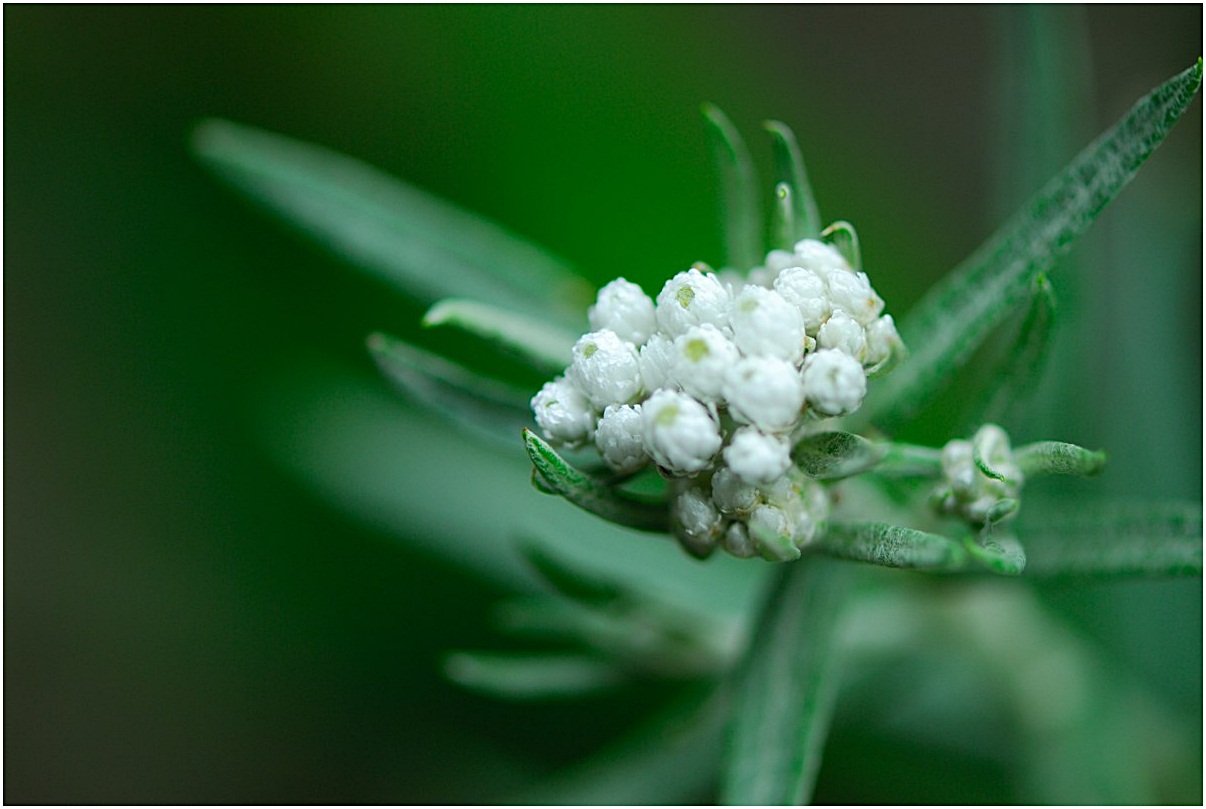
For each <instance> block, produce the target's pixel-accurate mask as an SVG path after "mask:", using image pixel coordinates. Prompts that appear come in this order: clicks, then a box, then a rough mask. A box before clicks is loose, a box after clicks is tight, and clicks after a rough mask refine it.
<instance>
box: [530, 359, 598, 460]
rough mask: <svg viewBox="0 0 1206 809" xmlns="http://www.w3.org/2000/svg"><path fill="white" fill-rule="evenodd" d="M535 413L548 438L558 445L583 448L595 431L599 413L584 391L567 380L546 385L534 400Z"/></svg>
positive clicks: (561, 378)
mask: <svg viewBox="0 0 1206 809" xmlns="http://www.w3.org/2000/svg"><path fill="white" fill-rule="evenodd" d="M532 412H533V413H534V414H535V415H536V423H537V424H538V425H540V429H541V430H542V431H543V432H544V437H545V438H547V439H548V440H549V441H552V442H553V443H554V444H564V445H566V446H570V447H577V446H581V445H582V444H583V443H584V442H585V441H587V440H589V439H590V437H591V434H592V433H593V432H594V429H595V413H594V411H593V410H592V409H591V406H590V401H588V400H587V398H586V395H585V394H583V393H582V391H580V390H578V389H577V388H576V387H574V385H573V383H571V382H570V381H569V380H568V379H566V378H565V377H562V376H559V377H557V378H556V379H554V380H553V381H552V382H545V383H544V387H542V388H541V389H540V392H539V393H537V394H536V395H535V396H533V397H532Z"/></svg>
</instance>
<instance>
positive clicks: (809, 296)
mask: <svg viewBox="0 0 1206 809" xmlns="http://www.w3.org/2000/svg"><path fill="white" fill-rule="evenodd" d="M775 291H776V292H778V293H779V294H780V295H782V296H783V298H784V300H786V301H788V302H789V303H791V304H793V305H794V306H795V307H796V308H797V309H799V310H800V317H801V319H802V320H803V321H804V330H805V331H806V332H807V333H808V334H810V335H813V336H815V335H816V333H817V329H819V328H821V324H822V323H824V322H825V319H826V318H827V317H829V288H828V287H827V286H826V284H825V277H824V276H823V275H822V274H821V273H819V272H816V271H815V270H810V269H807V268H805V267H788V268H787V269H785V270H783V272H781V273H779V277H778V278H776V279H775Z"/></svg>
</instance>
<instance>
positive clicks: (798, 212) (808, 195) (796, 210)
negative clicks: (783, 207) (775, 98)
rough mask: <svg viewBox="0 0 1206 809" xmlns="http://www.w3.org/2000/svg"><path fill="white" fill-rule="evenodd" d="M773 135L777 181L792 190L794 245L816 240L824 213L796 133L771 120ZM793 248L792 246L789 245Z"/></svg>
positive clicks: (767, 125)
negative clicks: (821, 212)
mask: <svg viewBox="0 0 1206 809" xmlns="http://www.w3.org/2000/svg"><path fill="white" fill-rule="evenodd" d="M763 126H764V127H765V128H766V131H767V132H769V133H770V135H771V142H772V145H773V150H774V158H775V181H776V182H777V183H781V184H783V185H785V186H786V187H787V189H788V191H789V197H788V201H789V202H790V206H791V212H792V216H791V222H792V224H793V228H792V229H791V231H790V238H791V242H790V244H795V243H796V242H798V241H799V240H800V239H816V238H819V237H820V235H821V214H820V213H819V212H818V210H817V201H816V197H814V196H813V193H812V185H811V184H810V183H809V182H808V172H807V170H806V169H805V168H804V158H803V157H802V156H801V154H800V147H799V145H798V144H797V143H796V136H795V134H794V133H792V131H791V129H789V128H788V126H787V125H786V124H782V123H780V122H779V121H767V122H766V123H765V124H764V125H763ZM789 247H790V245H789Z"/></svg>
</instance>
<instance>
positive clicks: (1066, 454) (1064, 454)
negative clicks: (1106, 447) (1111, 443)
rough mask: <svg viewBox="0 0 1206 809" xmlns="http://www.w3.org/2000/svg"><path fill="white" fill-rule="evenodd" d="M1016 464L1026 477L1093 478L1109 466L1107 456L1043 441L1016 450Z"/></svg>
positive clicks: (1081, 448)
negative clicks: (1066, 476)
mask: <svg viewBox="0 0 1206 809" xmlns="http://www.w3.org/2000/svg"><path fill="white" fill-rule="evenodd" d="M1014 460H1015V461H1017V464H1018V466H1019V467H1021V470H1022V473H1023V474H1025V475H1043V474H1046V475H1080V476H1081V477H1091V476H1092V475H1096V474H1097V473H1098V472H1100V471H1101V470H1102V468H1103V467H1104V466H1105V462H1106V454H1105V453H1104V452H1102V451H1100V450H1098V451H1096V452H1094V451H1093V450H1088V449H1085V448H1084V447H1078V446H1076V445H1075V444H1065V443H1062V442H1060V441H1039V442H1036V443H1034V444H1027V445H1025V446H1023V447H1018V448H1017V449H1016V450H1014Z"/></svg>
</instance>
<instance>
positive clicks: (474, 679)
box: [444, 652, 626, 699]
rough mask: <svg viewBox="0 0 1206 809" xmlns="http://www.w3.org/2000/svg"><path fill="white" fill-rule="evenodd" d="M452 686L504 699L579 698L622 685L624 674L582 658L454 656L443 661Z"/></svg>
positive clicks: (459, 653) (574, 656) (457, 654)
mask: <svg viewBox="0 0 1206 809" xmlns="http://www.w3.org/2000/svg"><path fill="white" fill-rule="evenodd" d="M444 673H445V675H446V676H447V677H448V679H450V680H452V681H453V682H455V683H457V684H459V685H462V686H464V687H465V688H469V689H471V690H473V691H479V692H482V693H485V694H489V695H491V696H495V697H503V698H505V699H554V698H563V697H579V696H583V695H586V694H593V693H597V692H599V691H604V690H607V689H609V688H614V687H615V686H617V685H619V684H621V683H623V682H624V680H625V679H626V677H625V675H624V672H622V671H620V670H619V669H617V668H616V667H615V666H613V665H611V664H610V663H608V662H606V661H603V660H599V659H596V658H593V657H589V656H587V655H582V654H491V653H486V652H455V653H453V654H450V655H449V656H448V657H447V659H445V661H444Z"/></svg>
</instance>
